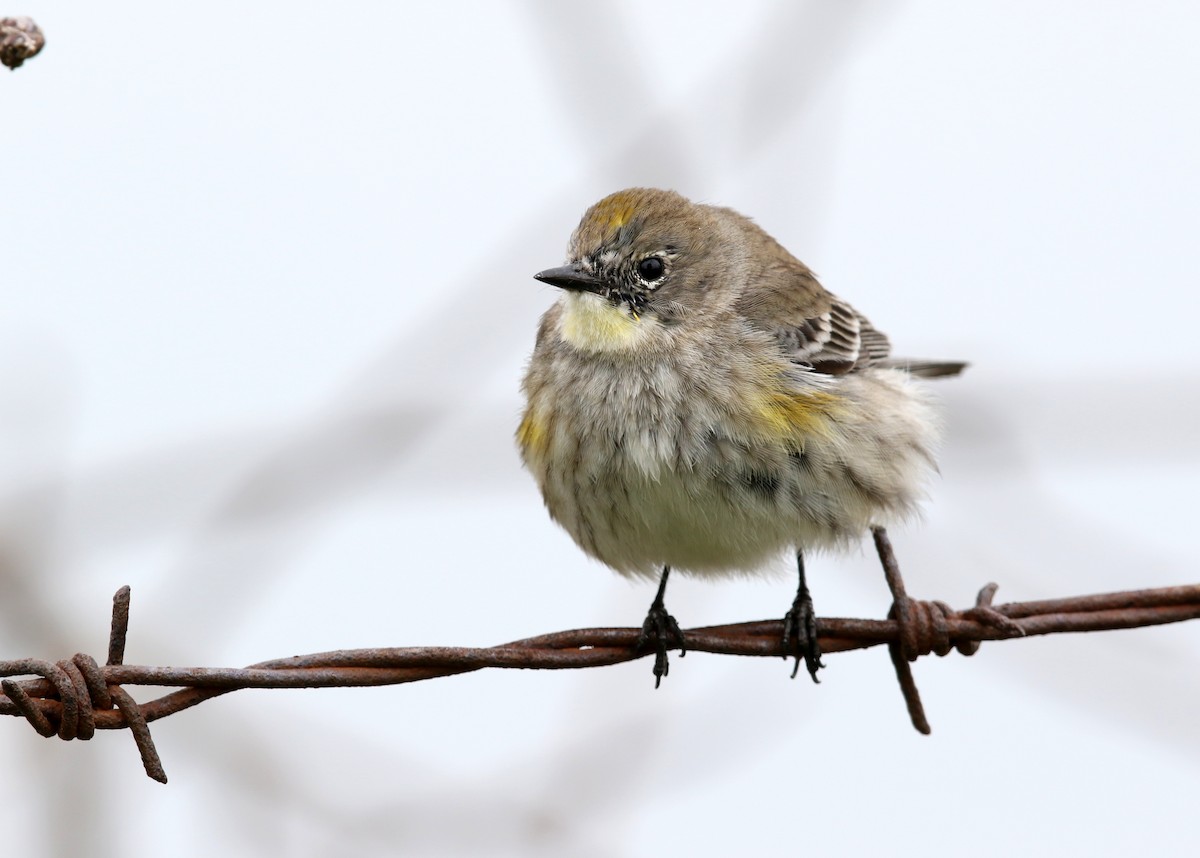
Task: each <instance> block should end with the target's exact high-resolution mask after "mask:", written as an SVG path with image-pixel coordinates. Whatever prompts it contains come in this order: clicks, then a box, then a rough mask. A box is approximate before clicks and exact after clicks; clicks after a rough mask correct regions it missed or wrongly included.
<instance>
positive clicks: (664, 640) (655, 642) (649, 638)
mask: <svg viewBox="0 0 1200 858" xmlns="http://www.w3.org/2000/svg"><path fill="white" fill-rule="evenodd" d="M651 646H653V647H654V687H655V688H658V686H659V685H660V684H661V683H662V678H663V677H664V676H666V675H667V674H668V673H669V672H670V669H671V666H670V662H669V660H668V658H667V651H668V650H671V649H675V648H678V649H679V655H680V657H681V658H682V657H683V656H684V655H686V654H687V648H686V647H685V646H684V642H683V632H682V631H681V630H680V628H679V623H677V622H675V618H674V617H672V616H671V615H670V614H668V613H667V609H666V608H665V607H664V606H663V604H662V603H661V602H659V601H657V600H656V601H655V603H654V604H653V605H651V606H650V611H649V612H648V613H647V614H646V621H645V622H644V623H642V633H641V634H640V635H638V639H637V644H636V647H637V650H638V652H645V651H646V650H647V649H649V648H650V647H651Z"/></svg>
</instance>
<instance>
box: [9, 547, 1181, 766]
mask: <svg viewBox="0 0 1200 858" xmlns="http://www.w3.org/2000/svg"><path fill="white" fill-rule="evenodd" d="M876 544H877V547H878V548H879V549H880V557H881V559H883V561H884V570H885V574H886V575H887V578H888V583H889V586H890V587H891V588H892V594H893V599H894V601H893V605H892V608H891V611H890V612H889V615H888V616H889V618H888V619H886V620H870V619H847V618H823V619H818V620H817V630H818V634H819V637H820V644H821V650H822V652H823V653H827V654H832V653H837V652H845V651H848V650H855V649H865V648H868V647H872V646H879V645H886V646H887V647H888V649H889V653H890V655H891V659H892V663H893V665H894V666H895V668H896V674H897V679H898V681H899V683H900V687H901V690H902V692H903V694H904V698H905V703H906V705H907V707H908V710H909V715H910V717H911V719H912V722H913V726H914V727H916V729H918V730H919V731H921V732H922V733H928V732H929V730H930V728H929V724H928V721H927V720H926V718H925V713H924V710H923V708H922V706H921V702H920V696H919V694H918V693H917V688H916V683H915V681H914V679H913V676H912V670H911V662H913V661H915V660H917V659H918V658H920V657H922V656H925V655H930V654H936V655H939V656H942V655H946V654H948V653H950V652H951V651H952V650H955V649H957V650H958V651H959V652H960V653H962V654H964V655H971V654H973V653H974V652H976V651H977V650H978V648H979V645H980V643H981V642H983V641H995V640H1005V639H1011V638H1014V637H1034V636H1039V635H1049V634H1061V633H1068V632H1092V631H1104V630H1113V629H1128V628H1139V627H1143V626H1153V625H1162V624H1165V623H1176V622H1182V621H1184V620H1191V619H1196V618H1200V584H1194V585H1187V586H1180V587H1163V588H1158V589H1149V590H1134V591H1127V592H1119V593H1104V594H1095V595H1086V596H1075V597H1069V598H1063V599H1051V600H1043V601H1036V602H1017V603H1009V604H1003V605H993V604H992V599H993V597H994V596H995V592H996V585H995V584H988V585H987V586H986V587H984V588H983V589H982V590H981V591H980V593H979V597H978V598H977V600H976V603H975V605H974V606H972V607H971V608H968V609H966V610H963V611H954V610H952V609H951V608H950V607H949V606H948V605H946V603H944V602H940V601H929V602H926V601H919V600H915V599H912V598H910V597H909V596H908V595H907V593H906V592H905V590H904V585H903V580H902V579H901V577H900V573H899V568H898V567H897V566H896V564H895V558H894V557H893V556H892V555H891V546H890V544H889V543H888V542H887V536H886V534H882V533H880V534H876ZM128 624H129V588H128V587H122V588H121V589H120V590H119V591H118V592H117V594H116V596H115V597H114V599H113V619H112V629H111V632H110V636H109V654H108V662H107V663H106V664H104V665H99V664H97V663H96V662H95V660H93V659H92V658H91V657H90V656H87V655H85V654H83V653H80V654H77V655H75V656H74V657H73V658H71V659H68V660H64V661H59V662H51V661H47V660H44V659H34V658H25V659H15V660H10V661H0V676H4V677H9V678H6V679H4V680H3V681H2V687H3V691H4V696H2V697H0V714H4V715H17V716H21V717H24V718H25V719H26V720H27V721H28V722H29V723H30V724H31V725H32V726H33V728H34V729H35V730H36V731H37V732H38V733H39V734H41V735H43V736H54V735H57V736H58V737H59V738H61V739H64V740H70V739H74V738H78V739H85V740H86V739H89V738H91V737H92V736H93V735H94V734H95V731H96V730H117V729H125V728H128V729H129V730H130V732H131V733H132V734H133V737H134V742H135V744H136V746H137V748H138V751H139V753H140V754H141V757H142V762H143V765H144V766H145V769H146V772H147V774H148V775H149V776H150V777H152V778H154V779H155V780H158V781H160V782H162V783H166V774H165V772H164V771H163V768H162V763H161V760H160V759H159V756H158V753H157V751H156V749H155V746H154V742H153V739H152V738H151V736H150V729H149V726H148V725H149V723H150V722H151V721H156V720H158V719H159V718H165V717H167V716H168V715H173V714H175V713H176V712H181V711H183V710H184V709H189V708H191V707H193V706H196V705H198V704H200V703H203V702H204V701H205V700H209V699H211V698H213V697H217V696H219V695H222V694H227V693H229V692H231V691H237V690H239V689H243V688H331V687H356V686H378V685H397V684H401V683H406V682H422V681H425V680H429V679H435V678H438V677H443V676H453V675H456V674H461V673H469V672H472V671H476V670H482V669H484V668H494V669H502V670H504V669H523V670H566V669H577V668H587V667H602V666H605V665H612V664H621V663H624V662H628V661H633V660H635V659H639V658H643V657H645V656H647V655H650V653H649V652H645V651H640V650H639V649H638V648H637V639H638V635H639V633H640V629H638V628H594V629H573V630H569V631H561V632H552V633H550V634H543V635H538V636H535V637H530V638H525V639H523V640H517V641H512V642H510V643H506V644H501V645H499V646H494V647H398V648H373V649H349V650H334V651H331V652H322V653H312V654H309V655H300V656H292V657H290V658H281V659H274V660H271V661H264V662H260V663H258V664H254V665H251V666H249V667H245V668H206V667H152V666H146V665H127V664H124V663H123V661H124V648H125V638H126V634H127V631H128ZM683 637H684V642H685V645H686V647H687V649H688V650H689V651H697V652H708V653H715V654H721V655H741V656H750V657H764V656H765V657H775V658H778V657H783V656H785V655H786V654H785V652H784V649H783V645H782V638H783V623H782V622H781V621H779V620H770V621H755V622H744V623H734V624H729V625H718V626H706V627H701V628H695V629H688V630H685V631H684V633H683ZM16 676H34V677H37V678H35V679H25V680H16V679H12V678H11V677H16ZM126 685H155V686H178V687H179V690H177V691H172V692H169V693H167V694H165V695H163V696H161V697H158V698H156V699H154V700H151V701H148V702H146V703H141V704H138V703H136V702H135V701H134V700H133V698H132V697H130V695H129V694H128V692H126V691H125V689H124V688H123V686H126Z"/></svg>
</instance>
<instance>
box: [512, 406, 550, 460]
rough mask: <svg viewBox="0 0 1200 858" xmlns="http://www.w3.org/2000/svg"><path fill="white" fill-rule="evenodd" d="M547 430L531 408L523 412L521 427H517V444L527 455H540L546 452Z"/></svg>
mask: <svg viewBox="0 0 1200 858" xmlns="http://www.w3.org/2000/svg"><path fill="white" fill-rule="evenodd" d="M547 436H548V430H547V426H546V424H545V422H544V421H542V420H541V419H540V417H539V416H538V415H535V414H534V410H533V409H532V408H528V409H526V410H525V416H524V417H522V418H521V425H520V426H518V427H517V443H518V444H520V445H521V449H522V450H524V451H525V452H526V453H527V454H529V455H542V454H544V453H545V452H546V447H547V441H548V437H547Z"/></svg>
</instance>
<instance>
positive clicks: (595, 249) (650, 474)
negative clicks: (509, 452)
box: [516, 188, 966, 687]
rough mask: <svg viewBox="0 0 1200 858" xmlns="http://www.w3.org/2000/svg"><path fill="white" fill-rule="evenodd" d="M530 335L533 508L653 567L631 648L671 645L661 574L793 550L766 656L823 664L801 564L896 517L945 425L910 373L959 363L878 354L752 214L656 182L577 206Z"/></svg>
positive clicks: (908, 507)
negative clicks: (777, 634) (554, 291)
mask: <svg viewBox="0 0 1200 858" xmlns="http://www.w3.org/2000/svg"><path fill="white" fill-rule="evenodd" d="M534 276H535V278H536V279H537V280H539V281H541V282H542V283H545V284H549V285H550V286H554V287H557V288H558V289H559V290H560V293H559V295H558V298H557V300H556V301H555V303H554V304H553V305H552V306H551V307H550V308H549V309H548V310H547V311H546V312H545V314H544V315H543V316H542V318H541V322H540V324H539V326H538V330H537V338H536V341H535V345H534V349H533V353H532V356H531V357H530V360H529V363H528V366H527V368H526V371H525V375H524V378H523V380H522V384H521V387H522V391H523V393H524V397H525V409H524V412H523V414H522V417H521V421H520V424H519V426H518V428H517V431H516V441H517V446H518V448H519V451H520V455H521V458H522V460H523V463H524V465H525V467H526V468H527V469H528V470H529V471H530V472H531V473H532V475H533V477H534V479H535V480H536V482H537V485H538V487H539V489H540V491H541V494H542V497H543V499H544V501H545V505H546V507H547V509H548V511H549V514H550V516H551V518H552V519H554V521H556V522H557V523H558V524H559V525H561V526H562V527H563V528H564V529H565V530H566V531H567V533H568V534H570V536H571V537H572V538H573V539H574V541H575V542H576V544H578V546H579V547H580V548H581V549H582V550H583V551H584V552H585V553H586V554H588V555H589V556H591V557H593V558H595V559H596V560H599V561H600V562H602V563H604V564H605V565H607V566H609V567H610V568H612V569H613V570H615V571H616V572H618V573H620V574H622V575H625V576H629V577H635V578H646V579H649V580H653V579H654V578H655V577H657V579H658V590H657V594H656V596H655V599H654V601H653V602H652V603H651V606H650V609H649V611H648V613H647V616H646V619H645V622H644V623H643V625H642V629H641V634H640V635H639V637H638V641H637V647H638V649H639V651H647V652H648V651H649V650H651V649H653V651H654V653H655V664H654V676H655V687H658V685H659V683H660V682H661V680H662V678H663V677H664V676H666V675H667V673H668V672H669V660H668V652H669V651H670V650H672V649H679V650H680V652H681V653H682V652H683V651H684V647H685V642H684V637H683V634H682V632H681V630H680V628H679V624H678V622H677V621H676V620H675V618H674V617H673V616H672V615H671V614H670V613H669V612H668V611H667V610H666V606H665V593H666V587H667V579H668V576H669V575H670V574H671V572H672V571H675V572H677V573H679V574H682V575H686V576H694V577H701V578H706V577H708V578H711V577H720V576H727V575H746V574H753V573H755V572H758V571H761V570H763V569H764V568H771V566H772V563H773V561H776V562H777V560H778V558H780V557H782V556H784V555H785V553H788V552H791V553H794V556H795V560H796V567H797V570H798V575H799V586H798V588H797V590H796V595H795V597H794V599H793V601H792V605H791V608H790V609H789V610H788V611H787V613H786V614H785V616H784V622H783V639H782V649H783V653H784V657H785V658H787V657H789V656H794V657H795V666H794V667H793V670H792V676H793V677H795V676H796V674H797V672H798V670H799V667H800V663H801V661H802V660H803V662H804V664H805V667H806V669H807V671H808V673H809V675H810V676H811V678H812V679H813V680H814V681H819V679H818V677H817V672H818V670H819V669H820V668H822V667H824V664H823V663H822V661H821V651H820V647H819V643H818V639H817V626H816V616H815V612H814V610H813V601H812V596H811V593H810V590H809V587H808V582H807V577H806V573H805V557H806V556H809V555H811V554H812V553H814V552H818V551H824V550H830V549H846V548H849V547H852V546H854V545H855V544H857V543H858V542H859V540H861V538H862V536H863V535H864V534H865V533H866V532H867V531H868V530H870V529H872V528H884V527H886V526H888V525H890V524H892V523H896V522H899V521H903V520H905V519H909V518H912V517H914V516H915V515H916V514H917V513H918V511H919V505H920V503H921V502H922V500H923V498H924V496H925V494H926V486H927V483H928V481H929V479H930V477H931V475H932V474H933V473H935V472H936V469H937V465H936V458H935V455H936V450H937V448H938V444H939V440H940V434H941V420H940V417H939V413H938V408H937V406H936V403H935V401H934V400H933V399H932V398H931V396H930V393H929V391H928V389H927V388H928V385H927V384H925V383H924V381H923V379H925V378H936V377H941V376H951V375H956V374H958V373H959V372H961V371H962V370H963V368H964V367H965V366H966V364H965V363H963V362H961V361H935V360H905V359H897V358H893V357H892V356H891V345H890V342H889V340H888V337H887V336H886V335H884V333H883V332H882V331H880V330H879V329H877V328H876V327H875V326H874V325H872V324H871V322H870V321H869V320H868V319H867V317H866V316H864V315H863V314H862V313H860V312H859V311H858V310H856V309H855V308H854V307H852V306H851V305H850V304H849V303H847V302H846V301H844V300H842V299H841V298H838V297H836V296H835V295H833V294H831V293H830V292H828V291H827V290H826V289H825V288H824V287H823V286H822V285H821V283H820V282H819V281H818V280H817V278H816V276H815V275H814V274H813V272H812V271H811V270H810V269H809V268H808V267H807V266H806V265H804V264H803V263H802V262H800V261H799V260H798V259H797V258H795V257H794V256H793V255H792V254H791V253H789V252H788V251H787V250H786V249H785V248H784V247H783V246H782V245H781V244H780V243H779V242H777V241H776V240H775V239H773V238H772V237H771V236H770V235H769V234H768V233H767V232H766V231H765V230H763V229H762V228H761V227H760V226H758V225H757V224H756V223H755V222H754V221H752V220H751V219H750V218H748V217H745V216H744V215H741V214H739V213H738V212H736V211H734V210H733V209H731V208H724V207H719V206H713V205H707V204H703V203H696V202H692V201H691V200H689V199H687V198H686V197H684V196H682V195H680V194H679V193H676V192H674V191H669V190H660V189H655V188H628V189H625V190H622V191H618V192H616V193H613V194H610V195H609V196H607V197H605V198H604V199H602V200H600V201H599V202H597V203H595V204H593V205H592V206H590V207H589V208H588V209H587V210H586V211H585V212H584V215H583V217H582V219H581V220H580V222H579V225H578V226H577V227H576V228H575V230H574V232H573V233H572V234H571V238H570V241H569V243H568V248H567V259H566V263H565V264H564V265H561V266H557V267H553V268H548V269H546V270H543V271H540V272H538V273H537V274H535V275H534Z"/></svg>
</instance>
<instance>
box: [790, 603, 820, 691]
mask: <svg viewBox="0 0 1200 858" xmlns="http://www.w3.org/2000/svg"><path fill="white" fill-rule="evenodd" d="M788 656H795V659H796V664H795V666H794V667H793V668H792V679H795V678H796V674H798V673H799V672H800V660H801V659H803V660H804V666H805V668H807V670H808V675H809V676H811V677H812V681H813V682H820V681H821V680H820V679H818V678H817V671H818V670H820V669H821V668H823V667H824V666H825V665H824V664H823V663H822V662H821V644H820V641H819V640H818V639H817V615H816V613H815V612H814V611H813V603H812V598H811V597H810V596H809V595H808V591H807V588H805V589H804V590H802V591H801V592H799V593H797V594H796V600H795V601H794V602H792V609H791V610H790V611H788V612H787V614H786V615H785V616H784V618H783V657H784V658H787V657H788Z"/></svg>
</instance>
